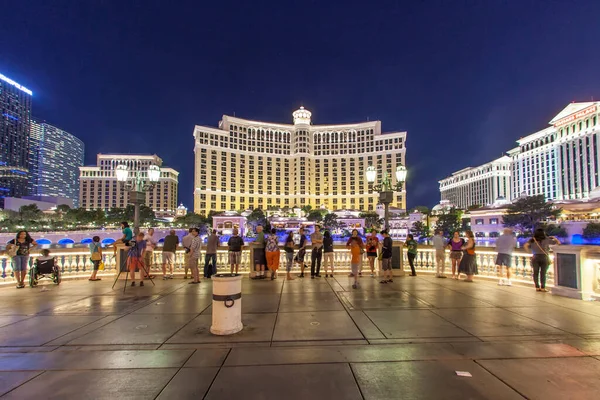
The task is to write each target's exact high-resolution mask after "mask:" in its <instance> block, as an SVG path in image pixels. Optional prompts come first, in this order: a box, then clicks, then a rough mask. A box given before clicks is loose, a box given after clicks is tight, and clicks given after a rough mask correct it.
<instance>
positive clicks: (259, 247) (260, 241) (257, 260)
mask: <svg viewBox="0 0 600 400" xmlns="http://www.w3.org/2000/svg"><path fill="white" fill-rule="evenodd" d="M266 244H267V242H266V239H265V233H264V232H263V227H262V225H258V226H257V227H256V240H255V241H254V246H255V247H254V260H253V261H254V269H255V271H256V275H255V276H254V277H253V278H251V279H265V278H266V275H265V266H266V265H267V256H266V254H265V245H266Z"/></svg>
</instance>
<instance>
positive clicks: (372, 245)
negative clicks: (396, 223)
mask: <svg viewBox="0 0 600 400" xmlns="http://www.w3.org/2000/svg"><path fill="white" fill-rule="evenodd" d="M366 247H367V259H368V260H369V267H371V277H374V276H375V259H377V248H378V247H379V238H378V237H377V230H376V229H371V236H368V237H367V246H366Z"/></svg>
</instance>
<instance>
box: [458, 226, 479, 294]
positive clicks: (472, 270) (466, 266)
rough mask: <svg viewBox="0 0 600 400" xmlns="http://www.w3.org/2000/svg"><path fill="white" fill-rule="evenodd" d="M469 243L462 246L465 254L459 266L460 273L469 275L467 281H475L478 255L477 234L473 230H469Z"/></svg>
mask: <svg viewBox="0 0 600 400" xmlns="http://www.w3.org/2000/svg"><path fill="white" fill-rule="evenodd" d="M466 234H467V243H465V245H464V246H462V250H463V256H462V259H461V260H460V265H459V266H458V274H459V275H460V274H465V275H467V279H465V282H473V276H474V275H476V274H477V256H476V255H475V235H473V231H467V232H466Z"/></svg>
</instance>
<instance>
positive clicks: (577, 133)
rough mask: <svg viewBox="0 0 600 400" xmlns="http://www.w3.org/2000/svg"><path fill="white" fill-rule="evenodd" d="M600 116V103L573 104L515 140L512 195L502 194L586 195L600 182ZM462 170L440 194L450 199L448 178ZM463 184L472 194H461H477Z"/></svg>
mask: <svg viewBox="0 0 600 400" xmlns="http://www.w3.org/2000/svg"><path fill="white" fill-rule="evenodd" d="M599 119H600V102H582V103H571V104H569V105H567V106H566V107H565V108H564V109H563V110H562V111H561V112H560V113H558V114H557V115H556V116H555V117H554V118H552V119H551V120H550V122H549V125H550V126H549V127H548V128H545V129H542V130H541V131H538V132H535V133H533V134H530V135H528V136H525V137H522V138H521V139H519V140H517V143H518V147H516V148H514V149H512V150H509V151H508V152H507V154H508V156H509V157H510V159H511V168H510V189H509V195H508V196H506V195H504V196H503V197H504V198H506V199H508V200H511V199H515V198H517V197H519V196H522V195H528V196H533V195H544V196H545V197H546V199H547V200H579V199H582V200H585V199H588V198H589V197H590V193H591V192H592V191H593V190H594V189H595V188H597V187H598V186H600V180H599V178H598V170H599V166H600V153H599V151H598V150H599V149H598V146H599V144H600V138H599V135H600V121H599ZM505 158H506V157H503V159H505ZM496 161H497V160H496ZM486 165H488V164H486ZM482 167H484V166H482ZM479 168H481V167H479ZM461 172H462V171H458V172H455V173H454V174H453V175H452V177H449V178H445V179H443V180H441V181H440V194H441V197H442V199H446V198H448V197H447V196H448V194H447V188H448V183H449V182H450V181H451V180H452V178H453V177H454V175H456V174H460V173H461ZM459 186H461V187H462V188H463V190H464V191H465V192H466V193H468V195H465V196H463V197H466V198H467V199H476V198H477V197H476V193H475V192H476V190H477V188H476V187H473V186H468V182H467V181H464V184H462V185H459ZM500 196H502V194H500V193H498V197H500ZM450 200H452V199H450ZM495 200H496V199H495V198H493V199H488V200H487V202H485V203H477V202H475V201H474V200H468V201H463V202H462V203H461V202H460V201H457V202H454V200H452V201H453V202H454V204H456V205H457V206H459V207H461V208H467V207H468V206H471V205H475V204H478V205H482V206H487V205H491V204H493V203H494V201H495Z"/></svg>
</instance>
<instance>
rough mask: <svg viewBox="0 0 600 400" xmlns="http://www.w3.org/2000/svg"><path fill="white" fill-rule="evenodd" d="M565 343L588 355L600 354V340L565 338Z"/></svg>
mask: <svg viewBox="0 0 600 400" xmlns="http://www.w3.org/2000/svg"><path fill="white" fill-rule="evenodd" d="M565 343H566V344H568V345H570V346H573V347H575V348H576V349H578V350H580V351H582V352H583V353H585V354H587V355H590V356H600V340H582V339H577V340H565Z"/></svg>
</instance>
